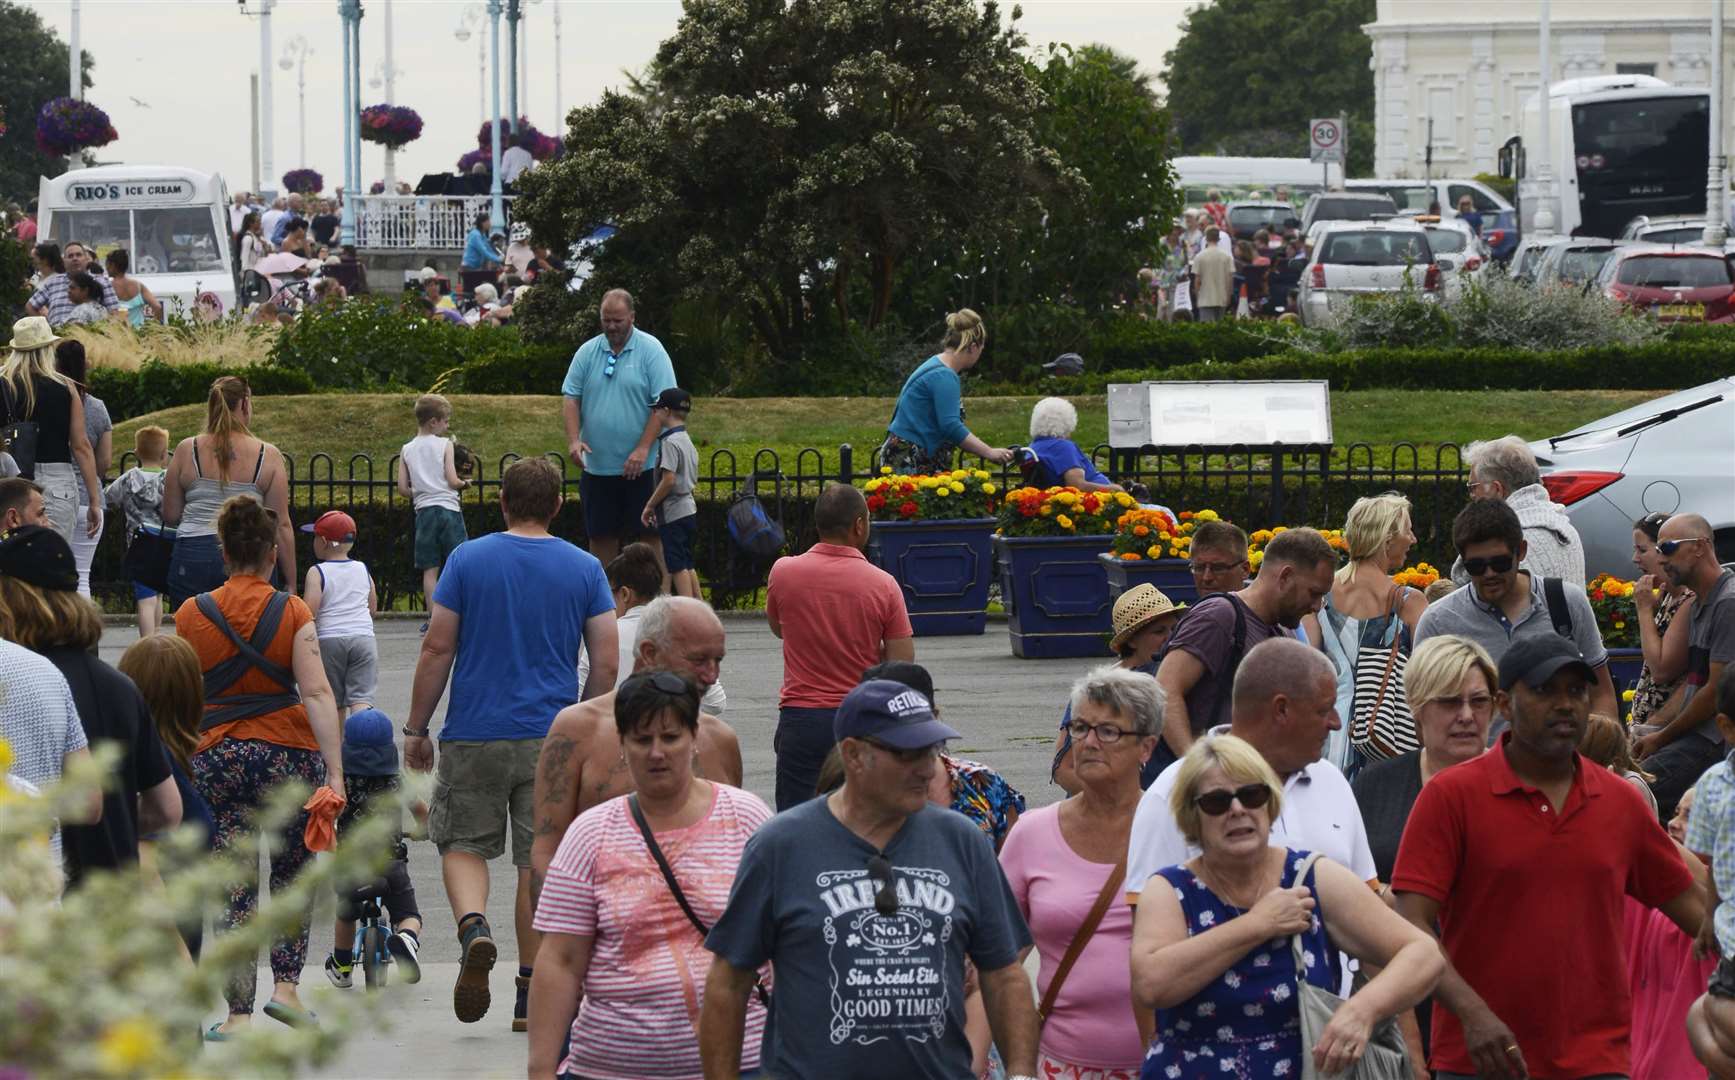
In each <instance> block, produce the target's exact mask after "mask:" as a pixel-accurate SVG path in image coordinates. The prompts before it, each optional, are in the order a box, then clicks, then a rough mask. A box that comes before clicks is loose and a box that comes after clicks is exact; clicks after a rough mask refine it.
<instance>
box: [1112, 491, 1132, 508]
mask: <svg viewBox="0 0 1735 1080" xmlns="http://www.w3.org/2000/svg"><path fill="white" fill-rule="evenodd" d="M1114 501H1115V504H1116V505H1118V506H1120V507H1122V508H1125V507H1128V506H1131V505H1132V504H1133V497H1132V496H1131V495H1128V494H1127V493H1126V492H1124V491H1117V492H1115V497H1114Z"/></svg>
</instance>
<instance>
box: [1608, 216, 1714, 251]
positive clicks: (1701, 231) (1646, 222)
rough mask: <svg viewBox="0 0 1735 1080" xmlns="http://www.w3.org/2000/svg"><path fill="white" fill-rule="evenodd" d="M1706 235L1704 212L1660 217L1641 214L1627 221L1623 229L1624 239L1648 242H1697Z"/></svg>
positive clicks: (1622, 236)
mask: <svg viewBox="0 0 1735 1080" xmlns="http://www.w3.org/2000/svg"><path fill="white" fill-rule="evenodd" d="M1704 236H1705V215H1704V214H1665V215H1661V216H1659V217H1645V216H1644V215H1643V214H1641V215H1639V216H1638V217H1636V218H1634V219H1632V220H1631V221H1629V222H1627V227H1626V228H1625V229H1623V230H1622V231H1621V239H1622V240H1643V241H1644V242H1645V243H1647V244H1697V243H1698V242H1699V241H1700V240H1701V239H1703V238H1704Z"/></svg>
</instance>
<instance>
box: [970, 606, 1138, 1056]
mask: <svg viewBox="0 0 1735 1080" xmlns="http://www.w3.org/2000/svg"><path fill="white" fill-rule="evenodd" d="M1146 587H1147V588H1148V586H1146ZM1162 700H1163V699H1162V692H1161V691H1160V690H1159V689H1158V688H1157V681H1156V680H1155V679H1153V678H1151V677H1150V676H1149V675H1145V674H1140V673H1139V672H1136V671H1128V670H1127V669H1125V668H1123V667H1118V666H1111V667H1105V668H1101V669H1099V670H1097V671H1093V672H1091V673H1090V674H1089V675H1086V676H1085V677H1084V678H1082V679H1080V680H1079V681H1078V682H1076V683H1074V684H1073V687H1072V700H1071V715H1072V722H1071V726H1070V730H1069V734H1070V735H1071V736H1072V753H1071V759H1072V764H1073V771H1074V774H1075V775H1076V776H1077V779H1078V782H1079V784H1080V785H1081V789H1080V791H1079V792H1078V794H1076V795H1073V796H1072V797H1071V798H1069V799H1067V800H1065V801H1064V802H1060V803H1056V804H1053V805H1050V806H1044V807H1042V808H1040V809H1037V810H1032V811H1030V812H1029V813H1028V814H1026V815H1025V816H1024V818H1023V819H1022V820H1021V821H1019V823H1018V827H1017V828H1015V829H1013V830H1012V835H1011V836H1009V837H1007V839H1006V847H1005V848H1004V849H1003V850H1002V851H1001V853H1000V865H1001V868H1002V869H1004V870H1005V871H1006V881H1007V883H1008V884H1010V885H1011V886H1012V895H1013V897H1014V898H1015V899H1016V900H1017V902H1018V909H1019V911H1020V912H1021V913H1022V914H1023V916H1024V920H1025V922H1026V923H1028V924H1029V926H1030V933H1031V936H1032V937H1033V938H1035V939H1036V951H1037V952H1038V954H1040V956H1041V958H1042V966H1041V969H1040V971H1039V972H1038V973H1037V977H1036V991H1037V994H1038V995H1039V996H1040V998H1041V1001H1042V1007H1041V1008H1040V1009H1039V1010H1038V1011H1039V1013H1040V1014H1041V1015H1042V1016H1043V1018H1044V1020H1045V1022H1044V1024H1043V1027H1042V1040H1041V1042H1040V1043H1039V1044H1038V1046H1037V1050H1038V1053H1039V1054H1040V1055H1041V1056H1040V1057H1039V1058H1038V1059H1037V1067H1036V1073H1037V1075H1038V1076H1044V1077H1065V1078H1066V1080H1133V1078H1134V1077H1137V1076H1138V1075H1139V1069H1140V1063H1141V1062H1143V1061H1144V1057H1145V1042H1146V1039H1145V1037H1144V1035H1143V1033H1141V1032H1140V1030H1139V1025H1138V1023H1137V1022H1136V1021H1135V1020H1134V1017H1133V1012H1132V1010H1130V1009H1128V1008H1127V1007H1126V995H1127V985H1128V979H1129V977H1130V973H1129V970H1128V966H1127V956H1128V954H1129V952H1130V950H1131V948H1132V942H1133V909H1132V907H1131V906H1130V905H1128V904H1127V903H1126V902H1125V894H1126V890H1125V888H1124V885H1123V883H1124V882H1125V880H1126V855H1127V839H1128V837H1129V836H1130V834H1131V833H1132V827H1133V812H1134V811H1135V810H1137V809H1138V805H1139V797H1140V796H1141V795H1142V794H1143V793H1144V789H1143V788H1142V787H1140V785H1139V773H1140V770H1141V769H1142V767H1143V766H1144V763H1145V762H1146V761H1148V760H1150V756H1151V753H1152V751H1154V750H1155V749H1156V747H1157V732H1158V731H1160V730H1161V729H1162V715H1163V707H1162ZM1104 897H1107V901H1106V904H1107V906H1106V907H1102V908H1101V909H1100V911H1099V910H1098V909H1099V903H1100V902H1101V901H1102V899H1103V898H1104ZM1093 914H1094V915H1095V918H1094V919H1093V918H1092V915H1093ZM1068 956H1074V960H1073V963H1072V964H1071V965H1070V966H1068V967H1067V968H1066V971H1065V972H1064V973H1061V971H1060V969H1061V967H1062V965H1063V964H1064V962H1065V960H1066V958H1067V957H1068Z"/></svg>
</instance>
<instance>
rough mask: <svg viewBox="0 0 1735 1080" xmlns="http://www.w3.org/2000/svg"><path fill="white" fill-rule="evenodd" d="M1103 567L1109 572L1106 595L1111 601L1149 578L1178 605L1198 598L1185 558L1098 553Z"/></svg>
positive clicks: (1171, 601)
mask: <svg viewBox="0 0 1735 1080" xmlns="http://www.w3.org/2000/svg"><path fill="white" fill-rule="evenodd" d="M1100 558H1101V559H1102V564H1103V571H1104V572H1105V573H1106V574H1107V575H1108V595H1109V599H1110V600H1111V601H1113V600H1117V599H1119V598H1120V594H1121V593H1124V592H1126V591H1127V590H1128V589H1130V588H1132V587H1133V586H1135V585H1141V584H1143V583H1145V582H1147V581H1148V582H1150V583H1151V584H1152V585H1155V586H1156V587H1157V590H1158V591H1159V592H1161V593H1162V594H1163V595H1164V596H1166V597H1168V598H1169V602H1170V603H1171V604H1174V605H1176V606H1177V607H1178V606H1180V605H1182V604H1191V603H1192V602H1193V601H1195V600H1197V599H1198V598H1199V587H1198V586H1197V585H1195V584H1193V571H1191V570H1189V569H1188V568H1187V560H1186V559H1157V560H1155V561H1153V560H1151V559H1139V560H1138V561H1137V562H1127V561H1126V560H1125V559H1117V558H1115V557H1114V555H1113V553H1110V554H1107V555H1102V556H1100Z"/></svg>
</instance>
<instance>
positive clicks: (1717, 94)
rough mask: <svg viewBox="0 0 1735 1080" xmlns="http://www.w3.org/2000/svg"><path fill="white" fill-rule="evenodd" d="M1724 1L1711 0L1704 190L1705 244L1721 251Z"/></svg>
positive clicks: (1725, 215) (1725, 206) (1725, 194)
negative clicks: (1708, 165) (1708, 154)
mask: <svg viewBox="0 0 1735 1080" xmlns="http://www.w3.org/2000/svg"><path fill="white" fill-rule="evenodd" d="M1724 63H1725V61H1724V59H1723V0H1711V168H1710V175H1709V177H1708V178H1707V179H1708V181H1709V182H1708V184H1707V185H1706V188H1705V238H1704V239H1705V243H1706V245H1708V246H1710V247H1717V248H1720V247H1722V246H1723V244H1724V242H1725V241H1727V240H1728V239H1729V158H1728V153H1729V147H1728V145H1727V144H1726V143H1725V142H1724V140H1723V125H1724V124H1726V123H1728V120H1727V119H1726V118H1725V116H1724V111H1725V110H1726V109H1727V108H1728V104H1729V103H1728V100H1727V97H1726V91H1725V90H1724V89H1723V85H1724V84H1723V76H1724V72H1723V66H1724Z"/></svg>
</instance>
